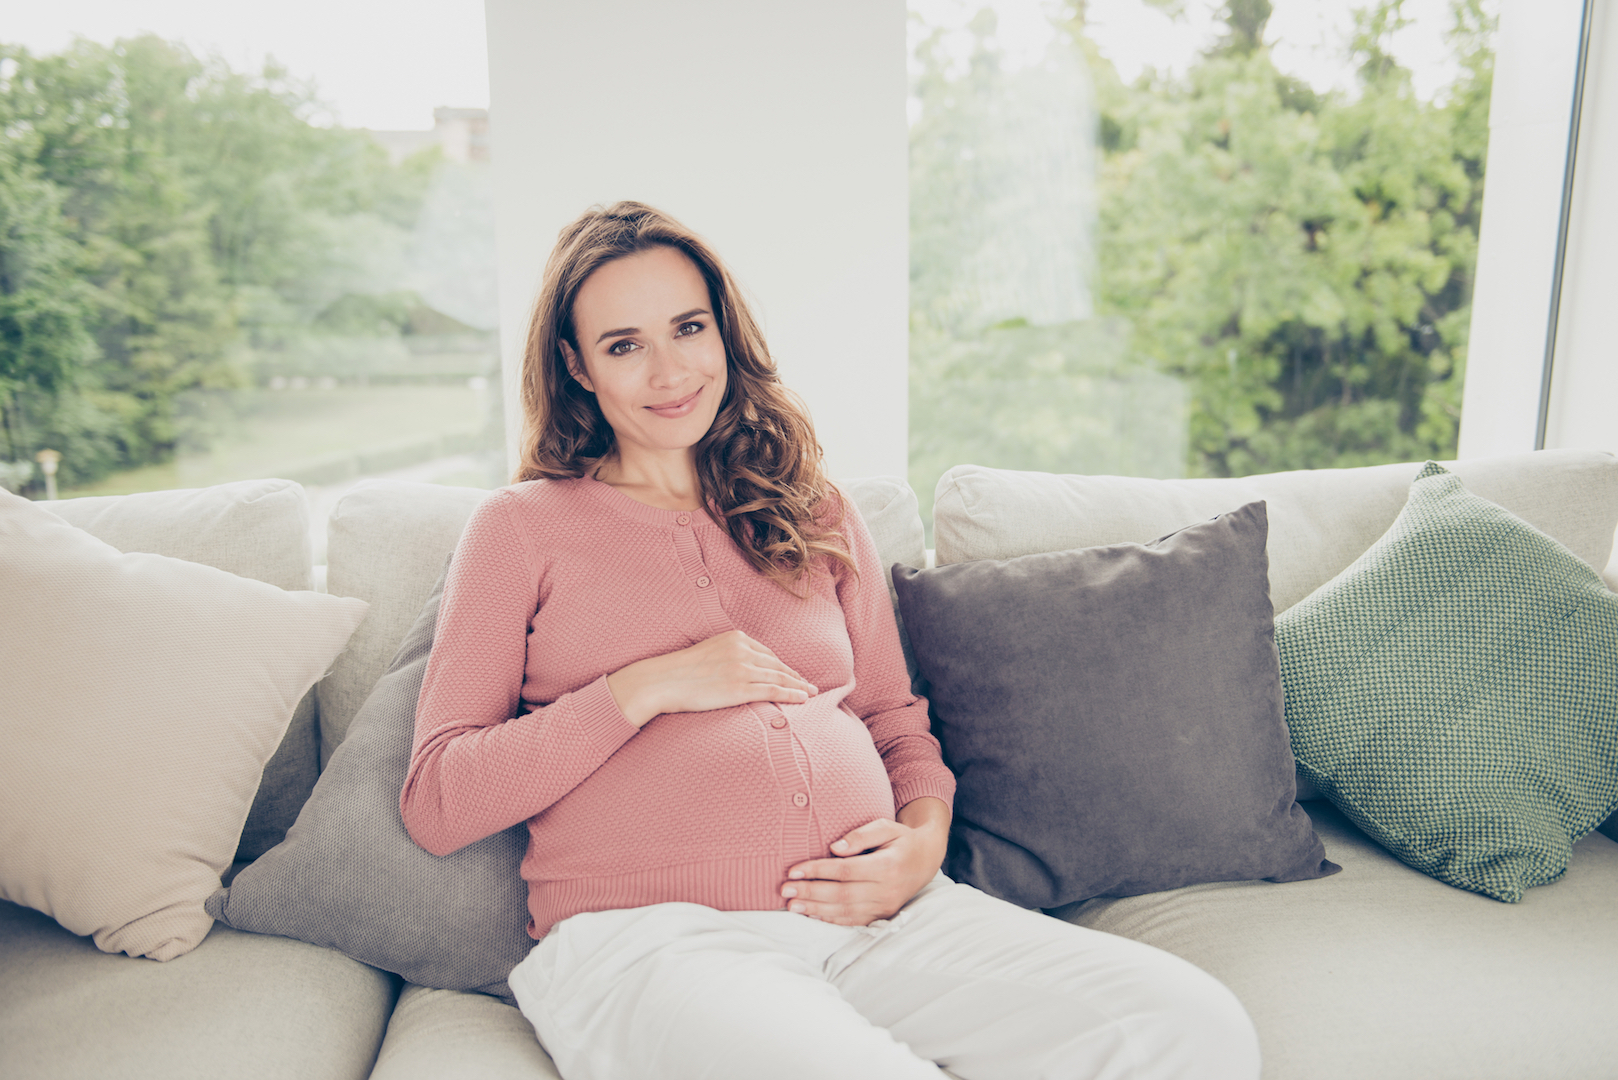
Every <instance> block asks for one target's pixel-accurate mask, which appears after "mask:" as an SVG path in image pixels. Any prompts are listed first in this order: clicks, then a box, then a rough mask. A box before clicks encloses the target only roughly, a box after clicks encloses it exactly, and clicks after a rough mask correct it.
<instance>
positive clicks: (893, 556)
mask: <svg viewBox="0 0 1618 1080" xmlns="http://www.w3.org/2000/svg"><path fill="white" fill-rule="evenodd" d="M838 482H839V484H841V486H842V488H843V490H844V491H846V492H847V493H848V494H849V496H850V497H851V498H852V499H853V500H854V503H855V505H856V506H858V507H859V511H860V514H861V516H862V517H864V519H865V523H866V526H867V527H868V528H869V529H870V531H871V536H872V538H873V539H874V540H875V542H876V547H877V554H878V555H879V557H880V558H881V559H882V566H883V568H884V569H886V568H887V567H888V566H889V565H891V564H892V563H895V562H902V563H905V564H906V565H909V566H922V565H924V563H925V559H926V548H925V538H924V534H923V530H922V525H921V514H920V510H919V508H918V503H917V500H916V494H915V492H913V491H912V490H910V485H908V484H906V483H905V482H904V481H903V480H901V479H898V478H897V477H891V476H877V477H867V478H864V479H858V480H842V481H838ZM487 495H488V492H486V491H482V490H479V489H476V488H457V487H442V486H439V485H435V484H418V483H410V482H407V481H402V480H378V481H373V482H369V483H364V484H361V485H359V486H358V487H356V488H354V489H353V490H352V491H350V492H349V493H348V494H346V495H344V496H343V497H342V499H340V500H339V501H338V503H337V506H336V507H335V508H334V509H333V510H332V515H331V522H330V526H329V528H328V531H327V541H326V558H327V570H326V591H327V592H330V593H332V594H334V595H337V596H357V597H359V598H360V599H361V600H364V601H366V602H367V603H369V604H370V605H371V612H370V614H369V615H368V616H367V617H366V620H365V622H364V624H363V625H362V626H361V627H360V628H359V631H358V632H357V633H356V634H355V635H354V637H353V639H352V640H351V641H350V642H349V647H348V651H347V652H345V653H344V654H343V655H342V656H341V657H339V658H338V660H337V664H336V666H335V667H334V668H333V669H332V673H331V675H330V676H328V677H327V678H326V679H324V680H322V681H321V683H320V687H319V692H320V736H321V757H320V760H321V764H322V766H323V767H324V765H325V763H326V762H327V761H329V760H330V759H331V755H332V753H333V752H334V751H335V750H336V749H337V747H338V745H340V744H341V743H342V741H343V736H344V735H345V734H347V732H348V725H349V724H350V723H351V722H352V721H353V719H354V716H355V714H356V713H358V712H359V709H360V706H361V705H363V704H364V703H365V698H366V697H367V695H369V694H370V692H371V687H373V686H374V685H376V681H377V680H378V679H380V678H381V677H382V674H383V672H385V671H387V669H388V663H389V662H390V661H391V660H392V659H393V656H394V654H395V653H396V652H397V651H398V649H399V645H400V643H402V642H403V641H404V638H405V634H406V633H408V632H409V630H410V626H411V623H412V622H414V621H415V618H416V616H417V614H419V613H420V611H421V608H422V605H423V604H424V603H426V601H427V597H428V596H429V595H430V594H431V593H432V589H433V584H434V582H436V581H437V580H438V577H439V574H440V573H442V571H443V568H444V558H445V556H447V555H449V554H450V553H451V552H452V551H454V550H455V544H456V542H457V541H458V540H459V539H460V536H461V530H462V529H464V528H465V527H466V520H467V518H468V517H470V516H471V514H472V509H473V508H474V507H475V506H477V504H478V503H479V502H481V501H482V500H483V499H484V498H485V497H486V496H487ZM889 592H890V593H891V592H892V586H891V585H890V586H889ZM901 633H902V631H901ZM908 656H909V652H908V648H907V650H906V657H907V659H908ZM911 674H912V676H914V674H915V668H914V665H912V667H911Z"/></svg>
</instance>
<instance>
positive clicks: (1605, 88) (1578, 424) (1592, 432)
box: [1545, 0, 1618, 452]
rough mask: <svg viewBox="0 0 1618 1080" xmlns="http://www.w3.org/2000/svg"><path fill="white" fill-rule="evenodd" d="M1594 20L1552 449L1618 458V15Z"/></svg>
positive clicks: (1603, 6) (1603, 8)
mask: <svg viewBox="0 0 1618 1080" xmlns="http://www.w3.org/2000/svg"><path fill="white" fill-rule="evenodd" d="M1594 17H1595V21H1594V23H1593V25H1592V26H1591V33H1590V57H1589V60H1588V72H1587V74H1586V75H1585V85H1584V116H1583V119H1582V122H1581V123H1580V125H1579V129H1580V130H1579V163H1578V169H1577V171H1576V172H1575V174H1574V187H1573V213H1572V218H1571V227H1570V229H1569V235H1568V249H1567V269H1566V271H1565V280H1564V282H1563V285H1562V309H1561V318H1560V320H1559V322H1558V324H1557V328H1556V364H1555V367H1554V368H1553V369H1552V378H1551V408H1550V416H1549V423H1548V424H1547V428H1546V437H1545V445H1546V446H1557V447H1579V448H1584V449H1591V450H1609V451H1613V452H1618V11H1615V10H1614V5H1613V4H1612V3H1610V2H1607V3H1603V2H1600V0H1598V2H1597V3H1596V5H1595V12H1594Z"/></svg>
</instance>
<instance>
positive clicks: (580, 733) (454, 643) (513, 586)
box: [399, 490, 637, 855]
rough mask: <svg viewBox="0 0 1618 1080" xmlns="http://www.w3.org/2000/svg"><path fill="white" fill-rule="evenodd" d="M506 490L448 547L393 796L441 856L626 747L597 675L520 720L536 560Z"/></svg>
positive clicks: (530, 808)
mask: <svg viewBox="0 0 1618 1080" xmlns="http://www.w3.org/2000/svg"><path fill="white" fill-rule="evenodd" d="M517 513H518V511H517V508H516V506H515V500H514V498H513V496H512V493H511V492H510V491H509V490H502V491H497V492H495V493H494V494H493V495H492V496H490V497H489V498H488V499H486V500H484V501H483V502H482V503H481V504H480V505H479V506H478V508H477V509H476V510H475V511H474V512H473V514H472V517H471V520H470V521H468V522H467V526H466V531H465V532H464V533H462V534H461V540H460V543H459V544H458V545H457V546H456V548H455V558H454V559H453V560H452V561H451V563H450V569H449V575H448V577H447V578H446V579H445V582H444V596H443V600H442V602H441V604H440V607H439V612H438V624H437V627H436V628H435V631H434V638H433V650H432V654H431V655H430V656H429V657H428V660H427V671H426V674H425V675H424V677H423V679H422V684H421V696H420V698H419V699H418V700H417V706H416V735H415V744H414V746H413V748H412V750H411V754H410V770H409V773H408V774H407V775H406V777H405V783H404V789H403V790H402V791H401V792H400V795H399V813H400V815H401V817H403V819H404V825H405V829H406V830H407V831H408V832H409V833H410V836H411V839H413V840H415V842H416V843H417V844H419V845H420V846H421V847H423V848H425V849H426V850H427V851H430V852H432V853H433V854H435V855H447V854H449V853H450V852H452V851H456V850H459V849H460V848H463V847H465V846H466V845H468V844H471V843H475V842H476V841H478V840H481V839H483V838H484V837H486V836H491V835H493V834H494V833H497V832H499V831H501V830H502V829H506V828H510V827H511V826H512V825H515V824H517V823H518V822H521V821H525V820H527V819H528V818H531V817H533V816H534V815H535V814H537V813H539V812H540V811H542V810H544V809H545V808H546V807H548V806H550V805H551V804H552V803H553V802H555V801H556V800H557V799H560V798H561V797H562V796H563V795H566V794H567V793H568V792H569V791H571V790H573V788H574V787H576V786H577V785H578V784H579V783H580V782H581V781H582V780H584V778H585V777H587V776H589V775H590V773H592V772H594V771H595V769H596V768H597V767H598V766H600V765H601V763H602V762H604V761H606V760H607V758H608V757H609V756H611V754H612V753H613V751H615V750H617V749H618V748H619V747H620V746H622V745H623V744H624V743H625V742H627V741H628V740H629V739H630V738H631V737H632V736H633V735H634V734H635V733H636V730H637V729H636V728H635V726H634V725H633V724H631V723H630V722H629V721H628V720H627V719H625V718H624V715H623V713H622V711H620V710H619V708H618V705H617V703H616V702H615V701H614V700H613V697H612V693H611V691H609V690H608V689H607V680H606V676H602V677H601V678H598V679H596V680H595V681H594V682H592V683H590V684H588V685H586V686H584V687H581V688H580V689H578V690H575V691H573V692H571V693H567V694H563V695H562V696H561V697H559V698H557V699H556V700H555V701H553V702H551V703H549V704H548V705H545V706H542V707H540V708H538V709H535V710H533V711H532V712H528V713H523V712H522V711H521V709H522V686H523V677H524V672H525V670H526V666H527V651H528V630H529V624H530V621H531V620H532V618H533V616H534V613H535V612H536V611H537V610H538V607H539V593H540V562H539V559H538V558H537V556H536V554H535V552H534V551H533V550H532V545H531V543H530V542H529V539H528V537H527V535H526V534H525V533H524V532H523V530H522V529H521V528H520V527H519V524H518V521H517Z"/></svg>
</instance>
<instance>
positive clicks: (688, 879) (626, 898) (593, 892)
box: [528, 855, 788, 938]
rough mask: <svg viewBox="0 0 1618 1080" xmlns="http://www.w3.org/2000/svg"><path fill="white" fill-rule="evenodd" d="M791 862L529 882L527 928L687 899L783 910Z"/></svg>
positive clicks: (740, 862) (771, 859)
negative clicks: (587, 914)
mask: <svg viewBox="0 0 1618 1080" xmlns="http://www.w3.org/2000/svg"><path fill="white" fill-rule="evenodd" d="M787 866H788V864H787V863H784V862H782V861H781V859H780V857H779V856H773V855H772V856H763V857H759V856H754V857H751V858H739V859H712V860H708V861H706V862H690V863H681V864H679V865H678V866H660V867H657V868H656V869H652V870H637V871H636V872H634V873H632V874H619V875H616V876H614V877H589V878H574V879H572V880H568V881H530V882H529V883H528V911H529V915H530V916H531V921H530V922H529V926H528V932H529V934H531V935H532V936H533V937H535V938H542V937H544V936H545V933H546V931H548V930H549V929H550V928H551V927H552V926H555V925H556V924H557V923H559V922H561V921H562V920H563V919H565V918H567V917H568V916H570V915H578V914H580V913H581V912H586V911H612V910H615V909H618V908H634V907H647V906H649V905H651V904H666V903H670V902H675V901H684V902H686V903H690V904H702V905H704V906H706V907H711V908H717V909H719V910H720V911H778V910H781V909H783V908H785V907H786V903H787V902H786V901H785V900H783V899H782V898H781V886H782V885H784V884H785V883H786V879H787Z"/></svg>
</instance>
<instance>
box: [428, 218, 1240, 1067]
mask: <svg viewBox="0 0 1618 1080" xmlns="http://www.w3.org/2000/svg"><path fill="white" fill-rule="evenodd" d="M827 317H828V318H834V317H835V313H829V314H828V316H827ZM849 391H850V392H851V393H853V392H858V388H857V387H850V388H849ZM522 395H523V413H524V427H523V443H522V465H521V468H520V469H519V472H518V476H517V479H518V481H519V482H518V483H515V484H513V485H512V486H510V487H507V488H503V489H501V490H499V491H496V492H494V493H493V494H492V495H490V496H489V498H488V499H487V500H485V501H484V502H483V503H482V504H481V505H480V506H479V507H478V509H477V510H476V511H475V512H474V513H473V515H472V518H471V520H470V522H469V523H468V525H467V527H466V532H465V533H464V534H463V535H462V537H461V540H460V544H459V546H458V547H457V548H456V551H455V557H454V560H453V562H452V564H451V566H450V570H449V576H448V579H447V580H446V582H445V586H444V596H443V602H442V607H441V609H440V613H439V619H438V626H437V634H436V637H435V643H434V647H433V652H432V657H431V659H430V660H429V662H428V667H427V673H426V678H425V681H424V682H423V684H422V689H421V698H420V703H419V707H418V711H417V718H416V737H415V747H414V751H413V754H412V757H411V763H410V772H409V776H408V778H407V780H406V782H405V786H404V791H403V793H402V795H401V800H400V807H401V810H402V812H403V815H404V821H405V824H406V826H407V827H408V829H409V830H410V834H411V836H413V837H414V838H415V840H416V842H417V843H419V844H420V845H421V846H422V847H424V848H426V849H427V850H428V851H432V852H435V853H438V854H445V853H448V852H451V851H454V850H456V849H458V848H461V847H463V846H465V845H467V844H470V843H473V842H475V841H477V840H479V839H481V838H483V837H485V836H488V835H490V834H492V833H495V832H498V831H500V830H502V829H506V828H509V827H510V826H512V825H514V824H517V823H518V822H526V823H527V825H528V830H529V841H528V850H527V854H526V856H525V858H524V859H523V863H522V876H523V878H524V880H526V881H527V882H528V886H529V894H528V895H529V901H528V906H529V912H530V915H531V921H530V925H529V932H530V933H531V934H532V935H533V936H534V937H535V938H537V939H538V944H537V945H535V947H534V949H533V951H532V952H531V953H530V954H529V956H528V957H527V959H525V960H524V961H523V962H522V963H521V964H519V965H518V966H517V968H516V970H514V971H513V972H512V973H511V979H510V982H511V987H512V990H513V992H514V994H515V995H516V998H517V1001H518V1004H519V1005H520V1006H521V1008H522V1011H523V1014H524V1015H525V1016H526V1017H527V1018H528V1019H529V1021H530V1022H532V1023H533V1025H534V1030H535V1032H536V1033H537V1034H538V1036H539V1040H540V1042H541V1043H542V1044H543V1045H544V1047H545V1049H546V1050H547V1051H548V1052H549V1053H550V1055H551V1057H552V1058H553V1059H554V1060H555V1062H556V1064H557V1067H558V1068H559V1069H560V1070H561V1073H562V1075H563V1076H564V1077H565V1078H566V1080H654V1078H663V1077H669V1078H675V1077H706V1078H720V1077H735V1078H747V1080H759V1078H764V1077H771V1078H799V1077H801V1078H805V1080H809V1078H815V1080H855V1078H865V1077H870V1078H878V1077H882V1078H889V1077H891V1078H899V1077H933V1078H937V1077H939V1076H941V1075H944V1076H958V1077H968V1078H984V1080H988V1078H992V1077H1006V1078H1014V1077H1015V1078H1034V1077H1052V1078H1055V1077H1070V1078H1078V1077H1232V1078H1236V1077H1242V1078H1248V1080H1250V1078H1252V1077H1255V1076H1257V1074H1258V1049H1257V1042H1256V1039H1255V1037H1254V1033H1253V1029H1252V1025H1251V1023H1250V1022H1249V1020H1248V1018H1247V1015H1246V1013H1245V1012H1244V1011H1243V1010H1242V1008H1241V1006H1240V1004H1239V1003H1237V1001H1236V999H1235V997H1234V996H1233V995H1232V994H1231V993H1230V992H1229V991H1228V990H1227V989H1225V988H1224V987H1223V986H1222V985H1220V984H1219V983H1217V982H1216V981H1214V980H1213V979H1212V978H1211V977H1209V976H1207V975H1206V974H1204V973H1203V972H1201V971H1199V970H1198V969H1196V968H1195V967H1193V966H1191V965H1190V964H1188V963H1185V962H1184V961H1182V960H1179V959H1178V958H1176V957H1173V956H1170V955H1169V954H1167V953H1163V952H1160V951H1157V950H1155V949H1152V948H1149V947H1147V946H1145V945H1141V944H1138V943H1136V942H1132V941H1128V940H1125V939H1122V938H1117V937H1112V936H1109V935H1105V934H1101V933H1097V932H1093V931H1088V930H1084V929H1081V928H1079V927H1075V926H1071V925H1069V924H1066V923H1063V922H1060V921H1058V920H1056V919H1052V918H1049V917H1048V916H1045V915H1042V914H1040V913H1038V912H1030V911H1024V910H1022V909H1021V908H1017V907H1015V906H1013V905H1011V904H1008V903H1005V902H1004V901H1001V900H997V899H995V898H993V897H990V896H987V895H985V894H984V893H981V892H979V891H977V890H976V889H973V888H971V887H970V886H966V885H958V884H955V883H953V882H951V881H950V880H949V879H948V878H947V877H945V876H944V875H942V874H941V873H939V867H940V866H941V864H942V862H943V858H944V852H945V846H946V840H947V837H948V832H949V818H950V799H951V796H952V795H953V792H954V778H953V777H952V776H951V775H950V773H949V770H948V769H947V768H946V767H945V765H944V764H943V761H942V758H941V757H940V754H939V747H938V743H937V741H936V740H935V739H934V738H933V737H932V736H931V735H930V734H929V733H928V722H927V703H926V701H924V700H923V699H921V698H918V697H916V696H914V695H912V694H911V692H910V682H909V678H908V676H907V674H906V671H905V663H904V658H903V655H902V652H901V649H900V645H899V637H898V631H897V628H896V626H895V623H894V619H893V613H892V609H891V607H890V606H889V600H888V591H887V588H886V579H885V568H884V567H883V566H881V565H879V564H878V562H877V553H876V548H875V545H874V544H873V543H872V540H871V537H870V534H869V533H868V532H867V530H866V527H865V524H864V522H863V521H861V519H860V516H859V513H858V511H857V510H856V509H855V507H854V505H853V503H852V502H851V501H850V500H849V499H847V498H846V497H845V496H843V495H842V494H841V493H840V492H839V491H838V489H837V488H836V487H835V486H834V485H833V484H832V483H830V482H829V481H828V480H827V478H826V476H825V475H824V473H823V471H822V467H821V451H820V447H819V445H818V444H817V442H816V441H815V436H814V431H813V428H812V426H811V424H810V421H809V416H808V412H807V410H806V409H805V408H804V407H803V405H802V404H801V403H800V402H799V401H798V399H797V398H796V397H794V396H793V395H792V394H791V393H790V392H789V391H787V390H786V389H785V388H784V387H783V386H782V385H781V382H780V379H779V377H778V376H777V374H776V370H775V365H774V363H773V362H772V361H771V359H770V356H769V353H768V350H767V349H766V347H765V344H764V340H763V337H762V335H761V334H760V332H759V329H758V326H757V324H756V323H755V322H754V320H753V317H752V315H751V314H750V313H749V311H748V309H747V306H746V304H745V303H744V301H743V299H742V296H741V292H740V290H739V289H738V288H737V286H736V283H735V281H734V280H733V279H732V277H731V276H730V274H729V272H728V271H727V270H726V269H725V267H724V265H723V264H722V263H721V262H720V261H719V259H718V258H717V257H716V256H715V255H714V254H713V252H712V251H711V250H709V248H708V247H707V245H706V244H704V243H703V242H702V240H701V239H700V238H698V237H697V236H696V235H694V234H693V233H691V232H690V231H689V230H687V229H686V228H684V227H683V226H681V225H680V224H679V223H677V222H675V221H673V220H672V219H670V218H669V217H668V216H666V215H664V214H660V213H658V212H657V211H655V210H653V209H651V208H650V207H647V206H644V205H641V204H639V203H628V202H625V203H618V204H616V205H614V206H611V207H608V208H606V209H593V210H591V211H589V212H587V213H585V214H584V215H583V216H582V217H580V218H579V219H578V220H577V221H575V222H573V223H572V224H571V225H569V226H568V227H567V228H566V229H564V230H563V231H562V233H561V236H560V238H559V240H558V242H557V245H556V249H555V250H554V251H553V252H552V254H551V257H550V260H549V262H548V263H547V265H546V269H545V275H544V281H543V284H542V286H541V291H540V296H539V299H538V302H537V304H536V306H535V310H534V316H533V321H532V324H531V327H530V330H529V335H528V343H527V351H526V355H525V358H524V363H523V386H522Z"/></svg>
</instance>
